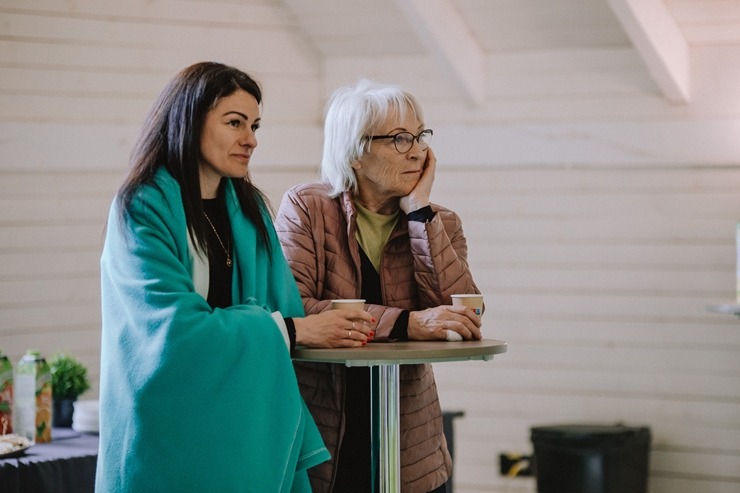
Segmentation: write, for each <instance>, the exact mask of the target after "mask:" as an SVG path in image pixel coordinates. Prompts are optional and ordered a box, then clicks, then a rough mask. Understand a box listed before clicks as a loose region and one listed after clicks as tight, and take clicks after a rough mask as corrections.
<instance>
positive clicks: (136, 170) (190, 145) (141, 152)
mask: <svg viewBox="0 0 740 493" xmlns="http://www.w3.org/2000/svg"><path fill="white" fill-rule="evenodd" d="M238 90H244V91H246V92H247V93H249V94H251V95H252V96H254V98H255V99H256V100H257V103H258V104H262V90H261V89H260V87H259V84H257V82H256V81H255V80H254V79H253V78H252V77H250V76H249V75H247V74H246V73H244V72H242V71H241V70H239V69H237V68H234V67H230V66H228V65H224V64H221V63H215V62H201V63H196V64H194V65H191V66H189V67H187V68H185V69H183V70H182V71H181V72H180V73H179V74H177V75H176V76H175V77H174V78H173V79H172V80H171V81H170V82H169V84H167V86H166V87H165V88H164V89H163V90H162V93H161V94H160V95H159V97H158V98H157V100H156V101H155V102H154V104H153V105H152V108H151V109H150V110H149V114H148V115H147V117H146V120H145V121H144V125H143V126H142V130H141V133H140V134H139V137H138V139H137V141H136V144H135V145H134V149H133V151H132V153H131V161H130V171H129V174H128V176H127V177H126V179H125V180H124V182H123V185H121V188H120V189H119V191H118V198H119V201H120V211H121V214H122V216H123V217H124V218H125V217H126V213H127V211H128V209H129V207H130V206H131V202H132V200H133V198H134V195H135V194H136V191H137V190H138V189H139V188H140V187H141V186H142V185H144V184H148V183H152V182H153V178H154V175H155V172H156V171H157V169H158V168H159V167H160V166H163V167H164V168H166V169H167V171H169V172H170V174H172V176H173V177H174V178H175V180H177V182H178V183H179V184H180V188H181V190H182V205H183V207H184V209H185V218H186V220H187V222H188V232H189V234H190V236H191V238H192V239H193V243H194V244H195V245H196V248H199V249H201V250H202V251H207V249H208V247H207V242H206V235H207V231H208V229H207V228H208V225H207V224H206V221H205V218H204V215H203V200H202V198H201V190H200V174H199V169H200V161H201V152H200V134H201V132H202V130H203V123H204V121H205V117H206V114H207V113H208V111H209V110H210V109H211V108H213V107H214V106H215V105H216V104H217V103H218V101H219V99H220V98H223V97H227V96H230V95H231V94H233V93H235V92H236V91H238ZM229 179H230V180H231V182H232V183H233V184H234V189H235V190H236V195H237V197H238V198H239V203H240V204H241V210H242V213H243V214H244V215H245V216H246V217H247V218H248V219H249V220H251V221H252V223H254V225H255V227H256V228H257V231H258V232H259V238H260V239H261V240H262V243H263V244H264V245H265V246H266V247H267V248H268V249H269V248H270V241H269V235H268V232H267V226H266V225H265V219H264V215H263V213H264V212H265V211H267V212H270V209H269V203H268V201H267V198H266V197H265V195H264V194H263V193H262V192H261V191H260V190H259V189H258V188H257V187H255V186H254V185H253V184H252V182H251V178H250V177H249V174H247V177H246V178H229Z"/></svg>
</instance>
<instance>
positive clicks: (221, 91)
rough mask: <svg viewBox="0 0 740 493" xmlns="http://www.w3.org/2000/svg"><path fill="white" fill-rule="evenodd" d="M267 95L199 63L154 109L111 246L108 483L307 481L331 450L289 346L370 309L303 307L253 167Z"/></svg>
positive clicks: (110, 488)
mask: <svg viewBox="0 0 740 493" xmlns="http://www.w3.org/2000/svg"><path fill="white" fill-rule="evenodd" d="M261 102H262V93H261V90H260V87H259V85H258V84H257V83H256V82H255V81H254V80H253V79H252V78H251V77H249V76H248V75H247V74H245V73H244V72H242V71H240V70H238V69H236V68H233V67H229V66H226V65H223V64H219V63H210V62H205V63H198V64H195V65H192V66H190V67H188V68H186V69H184V70H183V71H181V72H180V73H179V74H178V75H177V76H176V77H175V78H174V79H173V80H172V81H171V82H170V83H169V84H168V85H167V87H165V89H164V90H163V92H162V93H161V95H160V96H159V98H158V99H157V101H156V102H155V104H154V106H153V107H152V109H151V110H150V113H149V115H148V117H147V119H146V121H145V124H144V127H143V130H142V132H141V135H140V137H139V139H138V141H137V143H136V145H135V148H134V151H133V153H132V159H131V165H132V166H131V170H130V172H129V174H128V176H127V178H126V179H125V181H124V184H123V185H122V187H121V189H120V190H119V193H118V195H117V197H116V199H115V200H114V201H113V204H112V206H111V211H110V215H109V218H108V227H107V231H106V239H105V246H104V250H103V255H102V259H101V290H102V291H101V293H102V317H103V318H102V321H103V332H102V352H101V383H100V400H101V410H100V454H99V456H98V471H97V477H96V490H97V491H100V492H105V493H112V492H136V493H140V492H148V491H152V492H162V491H177V492H189V491H193V492H202V491H219V492H237V491H240V492H241V491H270V492H288V491H305V492H309V491H310V486H309V484H308V478H307V474H306V469H307V468H309V467H312V466H314V465H316V464H318V463H320V462H323V461H325V460H327V459H328V457H329V454H328V452H327V450H326V448H325V447H324V444H323V442H322V440H321V437H320V435H319V433H318V430H317V428H316V425H315V423H314V421H313V419H312V418H311V416H310V415H309V413H308V412H307V409H306V406H305V403H304V402H303V400H302V398H301V396H300V394H299V391H298V387H297V383H296V378H295V373H294V371H293V367H292V364H291V358H290V350H291V349H292V348H293V347H294V345H295V344H296V342H298V343H302V340H301V338H302V334H303V333H305V332H312V333H313V332H320V333H324V334H332V333H334V334H336V337H337V339H338V340H339V339H340V338H341V336H342V335H343V334H345V333H346V332H347V330H351V329H352V328H353V327H354V326H356V325H357V326H358V327H357V329H355V330H359V329H361V327H359V326H364V325H365V324H360V323H355V322H359V321H368V322H369V321H371V320H372V318H371V316H370V315H369V314H367V313H366V312H363V311H361V310H354V311H350V310H344V311H336V312H327V313H326V314H321V315H311V316H309V317H305V318H303V316H304V313H303V308H302V304H301V298H300V295H299V293H298V290H297V288H296V284H295V281H294V279H293V277H292V275H291V271H290V269H289V267H288V265H287V263H286V261H285V259H284V257H283V256H282V253H281V249H280V245H279V243H278V241H277V237H276V234H275V230H274V228H273V226H272V218H271V215H270V211H269V207H268V204H267V201H266V199H265V197H264V196H263V195H262V194H261V193H260V191H259V190H258V189H257V188H256V187H255V186H254V185H253V184H252V183H251V181H250V179H249V161H250V159H251V156H252V152H253V151H254V149H255V147H256V146H257V140H256V136H255V132H256V131H257V129H258V128H259V125H260V121H261ZM368 330H369V329H368ZM361 344H362V342H361V341H352V342H351V343H350V342H349V341H348V342H343V344H342V345H344V346H347V347H349V346H355V345H361Z"/></svg>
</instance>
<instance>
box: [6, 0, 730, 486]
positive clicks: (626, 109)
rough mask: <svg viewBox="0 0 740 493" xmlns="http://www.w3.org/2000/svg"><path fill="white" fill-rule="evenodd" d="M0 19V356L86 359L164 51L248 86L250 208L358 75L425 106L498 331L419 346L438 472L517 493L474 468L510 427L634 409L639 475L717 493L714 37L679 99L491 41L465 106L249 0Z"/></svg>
mask: <svg viewBox="0 0 740 493" xmlns="http://www.w3.org/2000/svg"><path fill="white" fill-rule="evenodd" d="M0 26H1V29H2V36H0V350H2V351H4V352H6V353H7V354H8V355H9V356H10V357H11V359H13V360H17V359H18V358H20V356H21V354H22V353H23V352H24V351H25V350H26V349H27V348H31V347H33V348H37V349H39V350H41V351H42V352H43V353H45V354H47V355H51V354H53V353H54V352H56V351H59V350H67V351H69V352H72V353H73V354H75V355H77V356H79V357H80V358H81V359H83V361H85V362H86V363H88V365H89V366H90V373H91V376H92V377H93V379H94V380H97V376H98V369H99V363H98V358H99V343H100V336H99V329H100V327H99V326H100V309H99V281H98V276H99V271H98V261H99V255H100V250H101V246H102V245H101V241H102V237H103V229H104V226H105V218H106V215H107V208H108V204H109V202H110V200H111V198H112V195H113V193H114V191H115V189H116V187H117V184H118V183H119V181H120V179H121V177H122V175H123V173H124V171H125V168H126V163H127V158H128V154H129V152H130V148H131V143H132V141H133V139H134V137H135V135H136V132H137V130H138V126H139V125H140V123H141V121H142V119H143V117H144V114H145V112H146V110H147V109H148V107H149V105H150V104H151V102H152V100H153V99H154V98H155V97H156V94H157V93H158V92H159V90H161V88H162V86H163V85H164V83H165V82H166V81H167V80H168V79H169V78H170V77H171V76H172V75H173V74H174V73H175V72H176V71H177V70H179V69H180V68H182V67H184V66H186V65H188V64H190V63H192V62H195V61H198V60H202V59H217V60H222V61H225V62H227V63H232V64H235V65H237V66H239V67H242V68H244V69H245V70H247V71H250V72H252V73H253V74H255V75H256V76H257V77H258V78H259V79H260V80H261V81H262V82H263V83H264V86H265V90H266V94H265V109H264V111H265V113H264V118H263V122H264V126H263V129H261V130H260V133H261V135H260V147H259V148H258V150H257V153H256V154H255V161H254V163H253V176H254V178H255V181H256V182H257V184H258V185H259V186H261V187H262V188H263V189H265V190H266V191H267V192H268V194H269V195H270V197H271V199H272V201H273V203H274V205H275V206H277V205H278V204H279V200H280V196H281V195H282V193H283V191H284V190H286V189H287V188H288V187H289V186H291V185H293V184H295V183H298V182H302V181H306V180H309V179H312V178H313V177H314V176H315V171H316V165H317V163H318V159H319V154H320V145H321V128H320V120H321V111H322V106H323V101H324V99H323V98H324V95H325V94H326V93H327V92H328V91H329V90H330V89H332V88H333V87H336V85H338V84H339V83H341V82H344V81H347V80H352V79H354V78H355V77H356V76H357V75H360V74H362V75H365V76H370V77H374V78H378V79H380V80H385V81H389V82H396V83H399V84H402V85H404V86H405V87H408V88H409V89H411V90H412V91H413V92H414V93H415V94H416V95H417V96H418V97H419V98H420V99H421V101H422V103H423V104H424V106H425V108H426V110H427V123H428V124H429V126H431V127H432V128H434V129H435V151H436V152H437V154H438V156H439V158H440V167H439V176H438V178H437V181H436V186H435V193H434V196H433V200H435V201H437V202H439V203H442V204H445V205H447V206H450V207H452V208H454V209H455V210H456V211H458V212H459V214H460V215H461V216H462V218H463V221H464V226H465V231H466V234H467V236H468V240H469V247H470V261H471V265H472V266H473V269H474V273H475V276H476V279H477V281H478V283H479V285H480V287H481V289H482V290H483V292H484V293H485V295H486V300H487V312H486V314H485V316H484V320H485V329H486V334H487V336H489V337H494V338H500V339H504V340H506V341H507V342H508V343H509V352H508V353H507V354H505V355H502V356H500V357H496V358H495V359H494V360H493V361H491V362H486V363H483V362H470V363H454V364H440V365H436V370H435V371H436V374H437V378H438V383H439V388H440V394H441V398H442V402H443V406H444V407H445V408H446V409H450V410H463V411H464V412H465V417H464V418H462V419H460V420H458V421H456V424H455V426H456V459H457V461H456V472H455V478H456V480H455V481H456V487H455V491H456V492H458V493H480V492H486V493H519V492H521V493H525V492H526V493H531V492H534V490H535V487H534V482H533V480H531V479H504V478H500V477H499V476H498V471H497V470H498V464H497V461H498V454H499V453H500V452H503V451H513V452H525V453H528V452H531V443H530V441H529V428H530V427H531V426H535V425H538V424H549V423H562V422H581V421H588V422H591V421H599V422H607V423H613V422H617V421H623V422H625V423H627V424H634V425H645V426H649V427H651V430H652V433H653V447H652V451H651V455H650V459H651V464H650V492H651V493H697V492H702V493H703V492H708V493H737V492H738V491H740V358H738V356H737V355H738V350H740V321H738V320H737V319H735V318H733V317H730V316H723V315H717V314H712V313H708V312H707V311H706V310H705V305H706V304H709V303H713V302H716V301H721V300H724V299H727V298H731V297H732V296H733V294H734V288H735V274H734V272H735V223H736V220H738V219H740V194H738V193H737V189H738V185H740V158H739V156H740V139H739V138H737V136H738V135H740V92H738V91H737V87H738V83H740V70H738V71H737V72H736V73H730V74H727V73H722V77H721V78H720V77H718V74H719V71H718V69H717V64H716V63H713V61H717V60H720V59H726V55H727V54H728V53H727V50H724V51H723V52H722V53H721V55H722V56H721V57H720V56H719V55H720V53H718V51H717V50H716V49H712V50H709V49H707V50H703V51H701V52H698V53H695V54H694V56H693V57H692V60H695V61H696V63H695V64H694V71H695V73H694V76H693V79H692V80H693V82H694V96H695V99H694V101H693V102H692V104H691V105H687V106H673V105H670V104H668V103H666V102H665V101H664V100H663V99H662V98H661V96H660V94H659V92H658V91H657V89H656V88H655V87H654V85H653V83H652V82H651V80H650V78H649V76H648V75H647V74H646V73H645V71H644V67H643V66H642V65H641V64H640V62H639V58H638V57H637V56H636V55H635V54H634V53H633V52H632V51H631V50H629V49H627V48H625V49H619V50H604V49H600V50H585V51H578V52H565V53H563V52H559V53H538V54H537V53H536V54H519V55H517V54H510V55H498V56H495V57H491V58H490V59H489V60H488V65H489V86H488V88H487V90H488V98H489V101H488V104H487V105H485V107H482V108H469V107H466V106H464V105H461V104H460V103H459V102H457V101H455V99H454V96H455V94H454V91H451V90H450V88H449V87H448V86H447V82H446V81H445V79H444V78H443V77H440V76H439V74H438V73H437V72H435V67H434V65H433V64H432V63H431V62H430V61H428V60H423V59H420V60H419V59H408V58H403V57H399V58H394V59H387V60H372V59H360V60H347V59H327V60H320V59H319V58H318V57H317V56H316V55H315V54H314V53H313V52H312V51H311V49H310V46H307V45H306V43H305V40H303V39H302V38H301V37H300V36H299V35H298V34H296V32H295V30H294V26H293V25H292V20H291V17H290V15H288V14H286V12H285V11H284V10H283V8H282V7H281V6H280V4H279V3H277V2H273V1H270V0H251V1H243V2H230V1H227V0H223V1H195V0H192V1H191V0H187V1H186V0H158V1H145V0H133V1H129V2H100V1H92V0H89V1H85V0H82V1H80V0H77V1H74V2H72V1H68V2H58V1H52V0H25V1H24V2H17V1H11V0H0ZM728 50H729V49H728ZM735 52H737V50H735ZM730 54H735V55H737V54H738V53H733V52H732V50H730ZM733 92H736V93H737V94H738V96H737V97H736V98H735V99H732V98H730V97H728V96H730V95H731V94H732V93H733ZM720 102H721V103H720ZM95 396H97V382H95V385H94V387H93V389H92V390H91V391H89V392H88V394H86V396H84V397H90V398H94V397H95Z"/></svg>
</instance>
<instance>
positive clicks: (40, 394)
mask: <svg viewBox="0 0 740 493" xmlns="http://www.w3.org/2000/svg"><path fill="white" fill-rule="evenodd" d="M51 400H52V396H51V370H50V369H49V365H48V364H47V363H46V360H45V359H44V358H42V357H41V355H40V354H39V352H38V351H32V350H29V351H27V352H26V354H25V356H23V358H21V360H20V362H19V363H18V367H17V369H16V374H15V425H14V426H15V432H16V434H18V435H21V436H23V437H26V438H28V439H29V440H33V441H35V442H36V443H44V442H50V441H51Z"/></svg>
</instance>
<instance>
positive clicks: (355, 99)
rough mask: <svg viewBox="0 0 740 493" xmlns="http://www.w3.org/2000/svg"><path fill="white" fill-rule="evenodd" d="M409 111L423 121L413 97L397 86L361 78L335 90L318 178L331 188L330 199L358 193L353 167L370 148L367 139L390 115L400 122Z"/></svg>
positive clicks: (331, 101) (329, 105) (329, 103)
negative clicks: (349, 192) (395, 116)
mask: <svg viewBox="0 0 740 493" xmlns="http://www.w3.org/2000/svg"><path fill="white" fill-rule="evenodd" d="M409 110H410V111H412V112H413V113H414V115H415V116H416V117H417V119H418V120H419V121H423V120H424V118H423V115H422V109H421V105H420V104H419V102H418V101H417V100H416V98H415V97H414V96H412V95H411V94H410V93H408V92H406V91H404V90H403V89H401V88H400V87H398V86H394V85H388V84H379V83H376V82H373V81H370V80H367V79H361V80H359V81H357V82H356V83H354V84H351V85H347V86H343V87H340V88H339V89H337V90H336V91H334V93H333V94H332V95H331V97H330V98H329V102H328V103H327V106H326V117H325V120H324V152H323V156H322V159H321V178H322V180H323V181H325V182H326V183H328V184H329V185H331V194H332V195H333V196H337V195H339V194H340V193H342V192H345V191H351V192H352V193H357V178H356V177H355V173H354V170H353V168H352V165H353V164H354V163H355V162H357V160H358V159H360V158H361V157H362V155H363V153H364V152H365V151H366V150H367V149H368V148H369V145H370V141H369V140H368V139H367V137H368V136H369V135H370V134H371V132H372V131H373V130H376V129H377V128H378V127H380V126H381V125H383V124H385V123H386V121H387V120H388V118H389V116H390V115H391V114H392V113H394V112H395V113H396V114H397V116H398V117H399V119H401V120H403V119H404V118H405V117H406V111H409Z"/></svg>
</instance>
